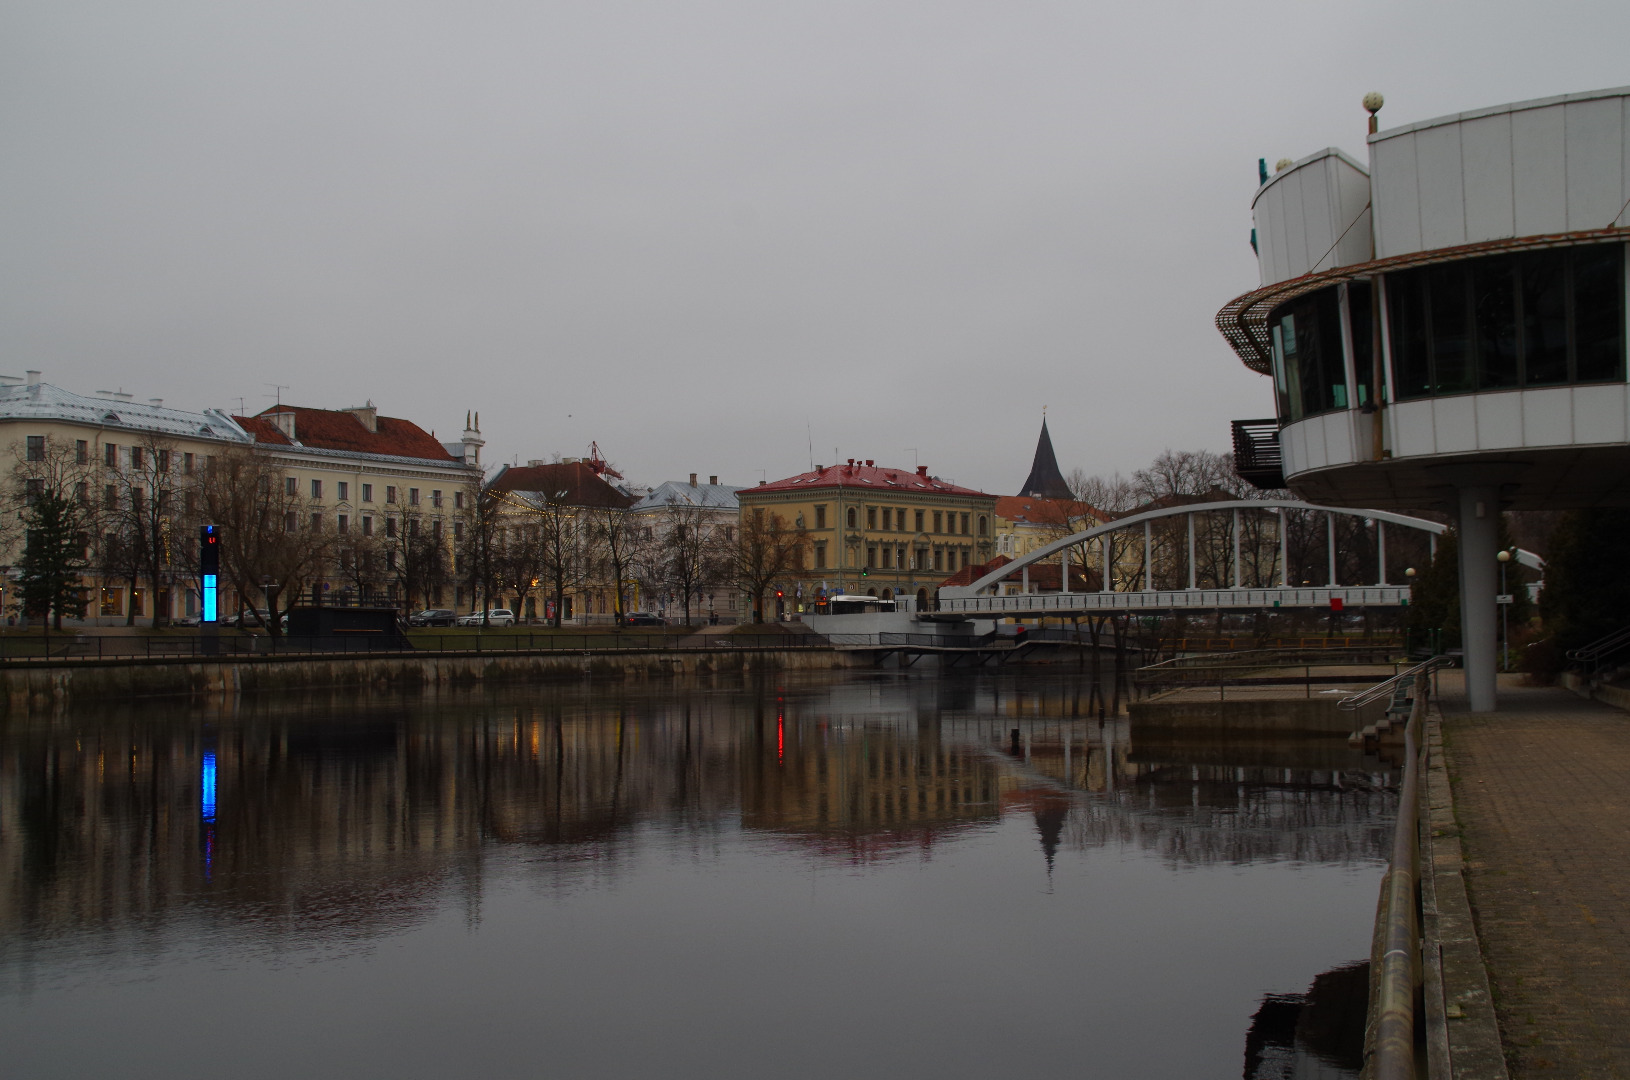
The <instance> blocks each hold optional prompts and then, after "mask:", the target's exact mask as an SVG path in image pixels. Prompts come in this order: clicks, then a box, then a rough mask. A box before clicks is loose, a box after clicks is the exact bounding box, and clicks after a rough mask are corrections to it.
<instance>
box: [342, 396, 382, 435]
mask: <svg viewBox="0 0 1630 1080" xmlns="http://www.w3.org/2000/svg"><path fill="white" fill-rule="evenodd" d="M341 411H342V412H348V413H350V414H351V415H352V416H354V417H356V418H357V420H359V421H360V422H361V423H362V426H363V427H365V428H367V429H368V430H369V431H371V432H373V433H375V434H378V433H379V410H378V409H376V408H374V403H373V402H371V401H370V402H368V403H367V404H366V405H358V406H357V407H356V408H354V409H342V410H341Z"/></svg>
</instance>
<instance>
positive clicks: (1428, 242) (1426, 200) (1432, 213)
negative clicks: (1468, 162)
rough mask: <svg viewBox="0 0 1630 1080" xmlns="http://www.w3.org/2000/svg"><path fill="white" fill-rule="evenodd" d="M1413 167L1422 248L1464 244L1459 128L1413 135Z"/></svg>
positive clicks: (1432, 130)
mask: <svg viewBox="0 0 1630 1080" xmlns="http://www.w3.org/2000/svg"><path fill="white" fill-rule="evenodd" d="M1415 164H1416V168H1417V169H1418V170H1419V181H1418V184H1419V188H1420V198H1421V244H1422V246H1424V247H1428V248H1440V247H1455V246H1457V245H1459V244H1464V243H1465V242H1466V210H1465V206H1466V200H1465V193H1464V192H1463V191H1462V190H1461V175H1462V172H1463V170H1462V169H1461V167H1460V125H1459V124H1450V125H1447V126H1445V127H1437V128H1428V129H1426V130H1425V131H1421V132H1417V133H1416V135H1415Z"/></svg>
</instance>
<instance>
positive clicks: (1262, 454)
mask: <svg viewBox="0 0 1630 1080" xmlns="http://www.w3.org/2000/svg"><path fill="white" fill-rule="evenodd" d="M1234 472H1236V473H1238V474H1239V478H1240V479H1241V480H1244V481H1245V482H1246V483H1249V484H1251V485H1253V486H1254V487H1258V488H1261V489H1262V490H1264V491H1275V490H1278V489H1279V488H1282V487H1284V486H1285V459H1284V457H1283V456H1282V455H1281V454H1280V451H1279V421H1277V420H1272V419H1270V420H1235V421H1234Z"/></svg>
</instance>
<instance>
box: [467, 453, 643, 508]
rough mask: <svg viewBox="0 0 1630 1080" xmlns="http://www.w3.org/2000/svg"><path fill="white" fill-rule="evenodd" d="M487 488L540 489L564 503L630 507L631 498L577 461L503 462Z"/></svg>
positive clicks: (631, 503)
mask: <svg viewBox="0 0 1630 1080" xmlns="http://www.w3.org/2000/svg"><path fill="white" fill-rule="evenodd" d="M487 486H488V487H490V488H492V489H494V490H497V491H542V492H545V493H547V494H549V495H551V496H554V495H555V493H556V492H563V493H564V494H562V495H560V496H559V499H560V501H561V502H563V503H565V504H566V505H568V506H602V507H624V506H632V505H634V503H635V501H636V500H635V499H634V497H633V496H632V495H625V494H623V493H622V492H621V491H618V490H617V489H616V488H614V487H612V486H611V485H610V484H608V483H606V482H605V481H604V480H602V479H601V478H600V475H599V474H598V473H597V472H595V471H594V469H593V468H592V467H591V466H589V465H588V464H586V463H584V462H581V461H572V462H562V463H560V464H558V465H524V466H519V467H515V466H509V465H506V466H504V467H503V468H502V469H500V470H499V471H498V475H497V476H494V477H493V478H492V483H491V484H489V485H487Z"/></svg>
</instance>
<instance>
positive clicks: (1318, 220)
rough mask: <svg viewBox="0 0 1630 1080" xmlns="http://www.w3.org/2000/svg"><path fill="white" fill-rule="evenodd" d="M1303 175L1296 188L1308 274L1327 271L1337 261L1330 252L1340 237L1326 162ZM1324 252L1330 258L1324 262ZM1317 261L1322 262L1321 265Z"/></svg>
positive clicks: (1330, 179)
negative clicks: (1298, 189) (1303, 225)
mask: <svg viewBox="0 0 1630 1080" xmlns="http://www.w3.org/2000/svg"><path fill="white" fill-rule="evenodd" d="M1303 172H1304V173H1305V175H1304V176H1302V177H1300V178H1299V179H1300V183H1299V185H1298V186H1299V187H1300V188H1301V191H1302V220H1303V221H1304V222H1305V223H1306V226H1305V230H1304V231H1303V233H1302V235H1303V236H1304V237H1305V238H1306V240H1307V261H1306V262H1305V263H1304V264H1303V265H1304V266H1306V267H1307V269H1308V270H1328V269H1330V267H1332V266H1334V265H1335V261H1334V260H1335V257H1336V255H1335V252H1333V251H1331V250H1330V249H1331V248H1333V247H1334V246H1335V244H1336V237H1337V236H1340V235H1341V226H1339V225H1335V216H1336V215H1335V213H1334V208H1333V207H1332V206H1331V205H1330V189H1331V186H1332V185H1333V183H1334V181H1333V179H1332V177H1331V175H1330V168H1329V159H1326V160H1325V161H1322V162H1320V163H1319V166H1318V167H1317V168H1312V169H1305V170H1303ZM1325 252H1330V258H1328V259H1324V255H1325ZM1320 259H1324V261H1323V262H1322V263H1321V262H1319V260H1320ZM1315 264H1317V265H1315ZM1306 272H1307V271H1303V273H1306Z"/></svg>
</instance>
